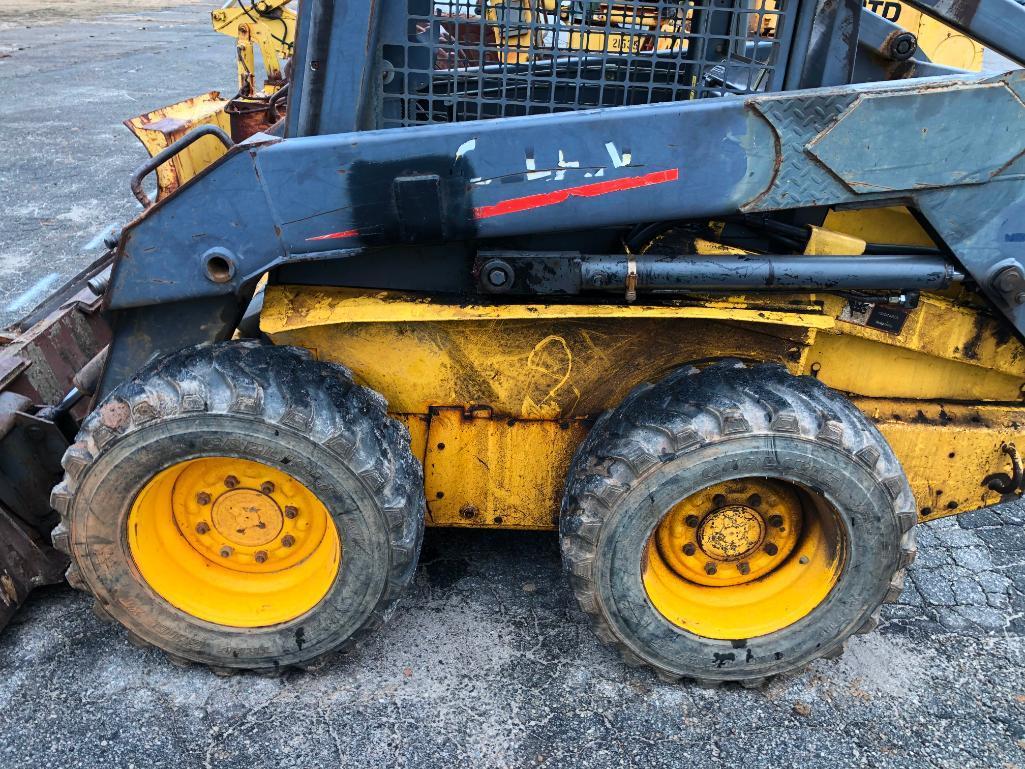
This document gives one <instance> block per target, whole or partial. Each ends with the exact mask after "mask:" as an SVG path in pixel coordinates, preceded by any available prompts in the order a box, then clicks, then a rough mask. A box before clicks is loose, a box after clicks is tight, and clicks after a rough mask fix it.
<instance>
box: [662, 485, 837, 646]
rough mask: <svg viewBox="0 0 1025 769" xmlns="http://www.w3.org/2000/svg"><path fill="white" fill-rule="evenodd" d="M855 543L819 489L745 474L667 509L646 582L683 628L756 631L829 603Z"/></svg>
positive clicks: (710, 632)
mask: <svg viewBox="0 0 1025 769" xmlns="http://www.w3.org/2000/svg"><path fill="white" fill-rule="evenodd" d="M846 549H847V545H846V534H845V533H844V530H843V526H842V524H841V523H840V522H839V520H838V517H837V516H836V514H835V513H834V512H833V511H832V510H831V509H829V508H828V506H827V505H826V504H825V503H824V502H822V501H821V500H818V501H813V500H812V496H811V493H810V492H807V491H803V490H798V489H797V488H796V487H794V486H791V485H789V484H785V483H780V482H778V481H769V480H765V479H758V478H744V479H740V480H737V481H730V482H727V483H720V484H717V485H715V486H711V487H709V488H707V489H704V490H703V491H700V492H698V493H697V494H694V495H693V496H691V497H688V498H687V499H685V500H683V501H682V502H680V503H679V504H678V505H676V506H675V507H674V508H673V509H672V510H670V511H669V512H668V513H667V514H666V515H665V516H664V517H663V519H662V520H661V521H660V522H659V524H658V526H657V528H656V529H655V533H654V534H653V535H652V537H651V539H650V540H649V542H648V546H647V552H646V556H645V559H644V564H645V567H644V575H643V577H644V587H645V590H646V591H647V593H648V598H649V599H650V600H651V603H652V605H654V607H655V608H656V609H657V610H658V611H659V612H660V613H661V614H662V615H663V616H664V617H665V618H666V619H668V620H669V621H670V622H672V623H673V624H675V625H677V626H678V627H680V628H681V629H683V630H687V631H689V632H691V633H694V634H695V635H699V636H702V637H704V638H717V639H725V640H730V639H746V638H755V637H758V636H761V635H766V634H768V633H773V632H775V631H777V630H781V629H783V628H785V627H788V626H789V625H792V624H793V623H795V622H797V621H798V620H799V619H801V618H802V617H805V616H807V615H808V614H809V613H810V612H811V611H812V610H813V609H814V608H815V607H816V606H818V605H819V604H820V603H822V601H823V600H825V598H826V596H828V595H829V592H830V591H831V590H832V589H833V586H834V585H835V584H836V582H837V580H838V579H839V577H840V573H841V571H842V570H843V565H844V559H845V552H846Z"/></svg>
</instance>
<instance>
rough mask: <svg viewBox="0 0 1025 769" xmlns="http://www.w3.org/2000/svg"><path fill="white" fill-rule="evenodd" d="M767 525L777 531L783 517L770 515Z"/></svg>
mask: <svg viewBox="0 0 1025 769" xmlns="http://www.w3.org/2000/svg"><path fill="white" fill-rule="evenodd" d="M769 525H770V526H774V527H775V528H777V529H778V528H779V527H780V526H782V525H783V516H782V515H770V516H769Z"/></svg>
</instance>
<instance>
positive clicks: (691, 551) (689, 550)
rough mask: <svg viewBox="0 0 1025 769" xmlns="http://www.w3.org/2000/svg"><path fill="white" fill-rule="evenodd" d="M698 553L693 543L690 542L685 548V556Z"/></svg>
mask: <svg viewBox="0 0 1025 769" xmlns="http://www.w3.org/2000/svg"><path fill="white" fill-rule="evenodd" d="M697 551H698V549H697V548H696V547H695V546H694V543H693V542H688V543H687V544H686V545H684V546H683V554H684V555H694V553H696V552H697Z"/></svg>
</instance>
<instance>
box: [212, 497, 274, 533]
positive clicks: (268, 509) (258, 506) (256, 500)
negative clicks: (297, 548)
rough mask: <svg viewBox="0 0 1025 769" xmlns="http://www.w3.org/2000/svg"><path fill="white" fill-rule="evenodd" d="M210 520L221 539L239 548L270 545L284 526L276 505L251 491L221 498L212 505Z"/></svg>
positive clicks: (267, 498) (268, 498) (269, 499)
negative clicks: (240, 546) (239, 546)
mask: <svg viewBox="0 0 1025 769" xmlns="http://www.w3.org/2000/svg"><path fill="white" fill-rule="evenodd" d="M210 518H211V520H212V522H213V525H214V529H215V530H216V531H217V533H218V534H219V535H220V536H221V537H223V538H224V539H226V540H227V541H228V542H230V543H231V544H233V545H242V546H243V547H260V546H261V545H266V544H267V543H268V542H272V541H273V540H274V539H275V538H277V536H278V534H279V533H280V532H281V528H282V526H283V524H284V522H285V516H284V514H283V513H282V512H281V508H280V507H278V505H277V503H276V502H275V501H274V500H273V499H271V498H270V497H269V496H267V495H266V494H263V493H262V492H259V491H255V490H253V489H237V490H235V491H229V492H227V493H225V494H222V495H221V496H220V497H218V498H217V501H216V502H214V505H213V509H212V510H211V511H210Z"/></svg>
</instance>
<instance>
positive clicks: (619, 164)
mask: <svg viewBox="0 0 1025 769" xmlns="http://www.w3.org/2000/svg"><path fill="white" fill-rule="evenodd" d="M605 150H606V151H607V152H608V153H609V157H610V158H612V167H613V168H625V167H626V166H628V165H630V164H631V163H633V160H634V158H633V155H632V154H631V153H630V152H629V151H627V152H624V153H623V154H622V155H620V154H619V149H618V148H617V147H616V145H615V144H613V143H612V142H608V143H606V145H605Z"/></svg>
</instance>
